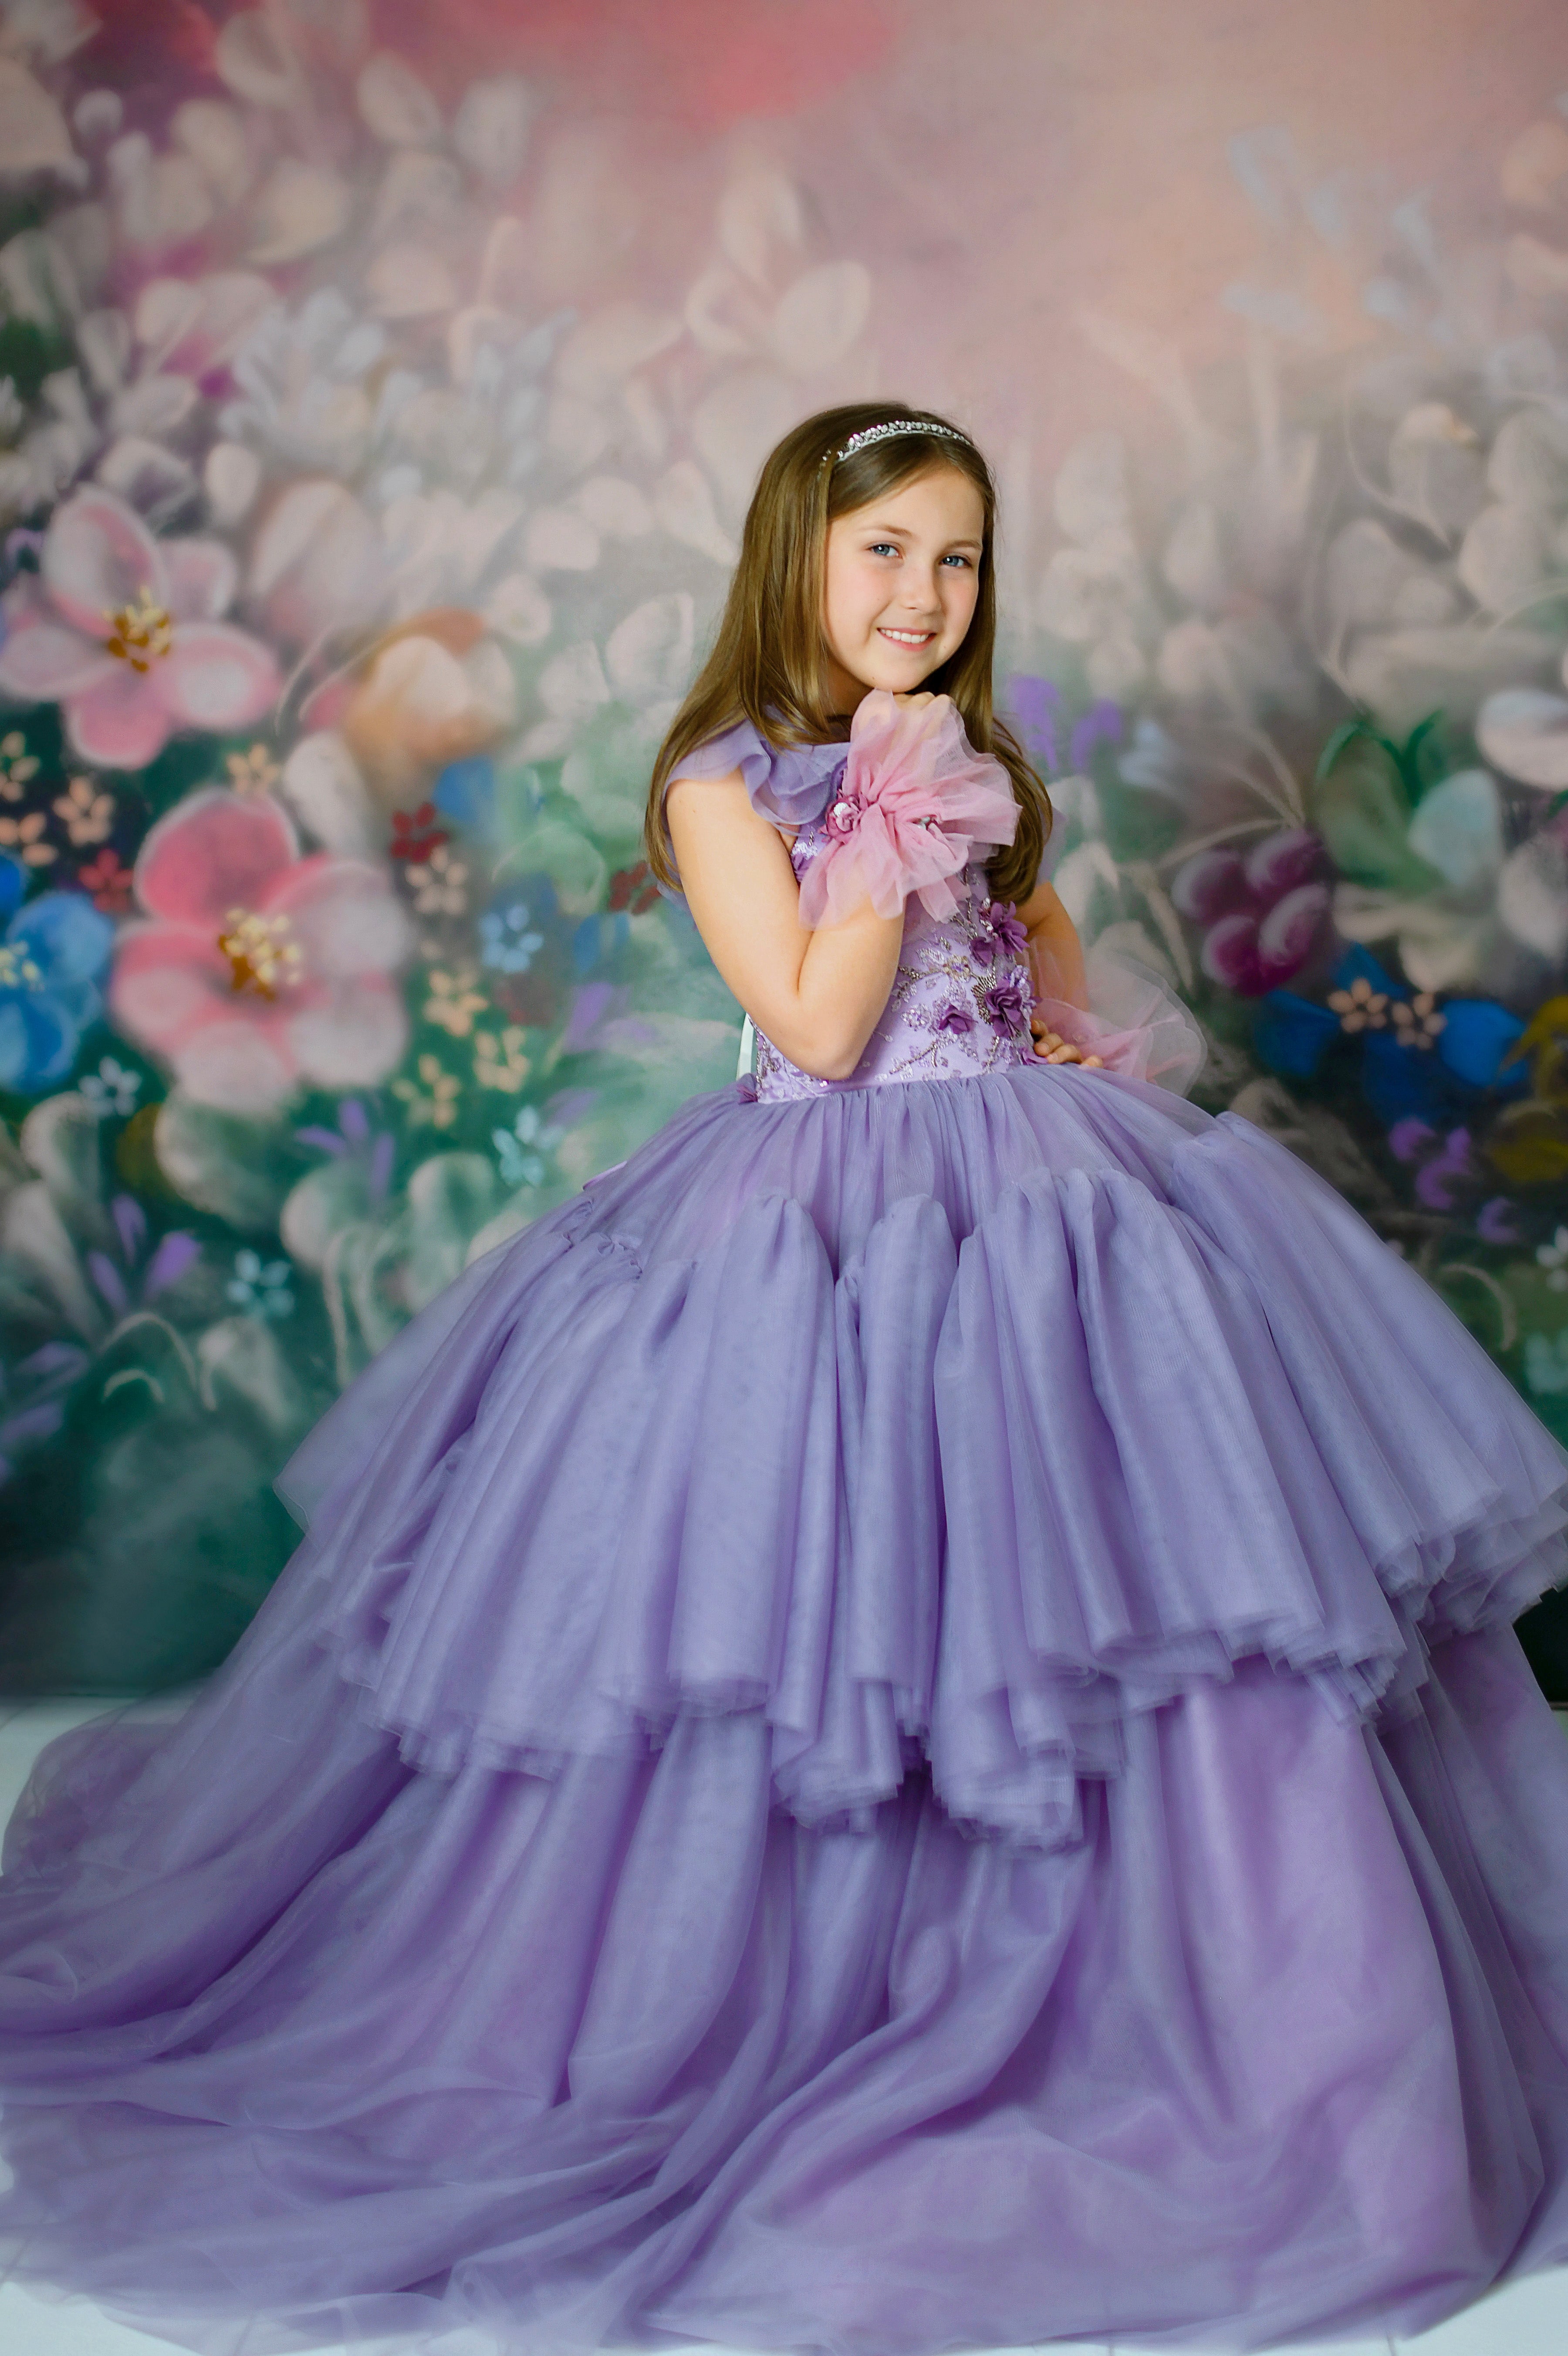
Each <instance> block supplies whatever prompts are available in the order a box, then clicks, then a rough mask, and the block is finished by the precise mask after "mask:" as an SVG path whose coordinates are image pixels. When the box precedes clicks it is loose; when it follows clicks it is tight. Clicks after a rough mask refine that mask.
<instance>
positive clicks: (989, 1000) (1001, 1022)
mask: <svg viewBox="0 0 1568 2356" xmlns="http://www.w3.org/2000/svg"><path fill="white" fill-rule="evenodd" d="M980 1003H981V1005H982V1006H983V1007H984V1008H985V1010H986V1020H987V1023H989V1024H990V1026H991V1028H992V1030H993V1031H999V1032H1000V1033H1002V1035H1003V1037H1004V1038H1008V1039H1016V1038H1017V1037H1018V1035H1019V1033H1020V1032H1021V1031H1024V1030H1027V1029H1028V1027H1029V1007H1030V1005H1031V1004H1032V1003H1033V1001H1032V1000H1031V999H1030V998H1029V997H1027V996H1026V995H1025V992H1024V990H1023V987H1022V985H1021V984H1020V983H1019V982H1018V981H1016V980H1013V978H1012V977H1011V976H1010V975H1009V976H1008V979H1007V980H1005V981H994V982H992V983H991V985H990V987H989V989H988V990H983V991H981V992H980Z"/></svg>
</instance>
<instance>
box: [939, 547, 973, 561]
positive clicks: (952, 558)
mask: <svg viewBox="0 0 1568 2356" xmlns="http://www.w3.org/2000/svg"><path fill="white" fill-rule="evenodd" d="M942 562H944V564H967V563H968V562H969V559H968V558H967V557H966V556H960V555H959V554H958V553H957V552H956V550H955V552H954V553H953V554H952V555H951V556H944V558H943V560H942Z"/></svg>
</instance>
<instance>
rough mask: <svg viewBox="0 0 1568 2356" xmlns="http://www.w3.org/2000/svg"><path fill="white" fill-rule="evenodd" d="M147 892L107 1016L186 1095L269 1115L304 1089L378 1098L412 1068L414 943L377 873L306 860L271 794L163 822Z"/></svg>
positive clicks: (211, 804) (203, 804)
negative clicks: (171, 1073) (408, 1050)
mask: <svg viewBox="0 0 1568 2356" xmlns="http://www.w3.org/2000/svg"><path fill="white" fill-rule="evenodd" d="M135 883H136V897H137V899H138V900H139V901H140V903H141V905H142V906H143V907H144V909H145V910H146V911H147V914H148V916H149V917H150V918H151V920H152V921H151V922H149V923H141V924H138V923H133V924H131V925H128V926H126V927H125V929H124V930H123V932H122V934H121V936H120V938H119V941H118V943H117V944H116V948H115V959H114V977H113V980H112V983H111V985H110V993H109V1002H110V1007H111V1011H112V1014H113V1017H114V1020H115V1021H116V1023H119V1024H120V1026H121V1028H122V1029H123V1031H124V1032H125V1033H126V1034H127V1035H128V1036H129V1037H130V1038H133V1039H135V1040H137V1041H139V1042H140V1043H141V1044H142V1045H144V1046H145V1047H149V1048H151V1049H152V1050H153V1051H154V1052H155V1054H157V1055H163V1056H165V1058H166V1059H167V1061H168V1062H169V1063H171V1064H172V1065H173V1066H174V1069H175V1075H176V1078H177V1080H178V1082H179V1084H180V1086H181V1087H183V1088H184V1089H185V1090H186V1092H187V1095H189V1096H192V1097H195V1098H197V1099H198V1100H199V1101H200V1102H201V1103H203V1104H210V1105H219V1106H221V1107H222V1108H224V1109H225V1110H227V1111H229V1112H264V1111H267V1110H268V1109H270V1108H272V1106H274V1105H277V1104H279V1103H281V1102H282V1101H283V1099H284V1098H287V1097H288V1096H290V1095H291V1094H292V1093H293V1090H294V1089H295V1087H298V1086H299V1085H300V1084H301V1083H302V1082H305V1083H309V1084H311V1085H313V1086H315V1087H324V1088H355V1087H370V1086H372V1085H374V1083H375V1082H376V1081H378V1080H381V1079H384V1078H385V1077H386V1076H387V1074H388V1073H389V1071H391V1070H392V1069H393V1067H394V1066H396V1065H397V1064H398V1063H399V1062H400V1059H401V1057H402V1055H403V1051H404V1049H405V1047H406V1046H407V1044H408V1015H407V1012H406V1010H405V1008H404V1005H403V1000H402V994H401V992H400V990H399V989H398V986H397V984H396V983H395V981H394V980H392V975H393V974H394V972H395V971H396V969H397V968H398V967H399V966H400V964H401V963H402V962H403V960H404V959H405V958H406V957H407V956H408V953H409V949H410V946H411V938H410V930H409V922H408V918H407V917H406V916H405V915H404V913H403V911H402V909H401V908H400V905H399V904H398V901H397V899H396V897H395V896H394V894H393V893H392V890H391V887H390V884H389V881H388V878H387V876H386V874H385V873H384V872H383V871H382V870H381V869H380V868H379V867H372V866H369V865H368V864H367V863H366V862H363V861H361V860H357V859H340V858H338V857H336V855H335V854H334V853H332V852H330V851H316V852H314V853H313V854H312V855H311V856H310V857H309V858H305V859H302V858H301V857H300V855H299V843H298V840H297V838H296V836H295V834H294V830H293V826H292V824H291V823H290V821H289V819H288V817H287V815H286V813H285V812H284V811H283V809H282V808H281V807H280V806H279V804H278V803H276V802H275V801H273V800H272V798H271V796H270V795H267V794H247V795H245V796H244V797H240V795H238V794H232V793H228V792H226V791H224V790H223V789H222V788H221V787H208V789H207V790H205V791H204V792H201V793H196V794H191V795H189V796H188V797H187V799H186V800H185V801H183V802H181V803H179V805H178V806H177V807H176V809H172V810H171V811H170V812H169V813H168V815H167V817H166V818H162V819H159V820H158V822H157V824H156V825H155V827H154V828H153V829H152V830H151V832H150V833H149V834H148V836H147V839H146V841H144V843H143V845H142V850H141V855H140V857H139V858H138V859H137V862H136V867H135Z"/></svg>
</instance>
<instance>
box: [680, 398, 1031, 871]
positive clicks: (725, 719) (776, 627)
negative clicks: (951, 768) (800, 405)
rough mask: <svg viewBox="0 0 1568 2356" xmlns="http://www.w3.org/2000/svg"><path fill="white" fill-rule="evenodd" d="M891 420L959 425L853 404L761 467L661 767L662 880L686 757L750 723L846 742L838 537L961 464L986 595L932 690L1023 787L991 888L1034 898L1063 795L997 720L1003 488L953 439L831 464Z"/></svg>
mask: <svg viewBox="0 0 1568 2356" xmlns="http://www.w3.org/2000/svg"><path fill="white" fill-rule="evenodd" d="M893 419H897V420H898V421H899V422H900V423H904V422H905V421H907V422H909V423H911V424H912V425H914V426H916V427H918V426H920V425H933V426H937V427H943V426H947V420H946V419H945V418H942V417H937V416H934V415H933V412H931V411H930V410H924V409H909V408H906V407H905V406H904V404H903V403H902V402H885V401H883V402H852V403H851V404H849V405H848V407H846V408H843V409H824V410H820V411H819V412H817V414H816V416H815V417H808V418H806V419H805V421H804V422H803V423H801V424H799V425H797V426H795V428H794V430H793V431H792V432H791V433H788V434H785V435H784V440H783V441H782V442H781V443H780V444H779V445H778V447H777V448H776V449H775V450H774V451H773V454H772V455H771V456H770V457H769V458H768V460H767V462H766V464H765V465H764V466H763V471H762V475H761V477H759V479H758V483H757V487H756V490H755V491H754V492H753V494H752V504H751V506H750V508H749V509H747V513H746V522H745V529H744V530H743V531H742V533H741V561H740V562H739V564H738V565H737V566H736V568H735V577H734V579H733V580H732V581H731V584H730V594H729V597H728V598H727V600H726V602H725V606H724V612H723V615H722V616H721V618H720V624H719V630H718V635H717V637H715V639H714V642H713V649H712V652H711V653H710V654H709V658H708V659H707V661H706V662H705V663H704V664H703V666H702V669H700V671H699V673H698V675H697V678H696V680H694V681H693V683H692V686H691V689H690V691H689V692H688V695H687V698H686V701H685V702H684V703H683V704H682V705H681V707H680V710H679V711H678V712H677V714H676V716H675V719H674V721H673V722H672V723H671V725H670V729H669V733H668V734H667V736H666V738H665V740H664V743H663V744H661V745H660V747H659V753H658V758H657V760H656V762H655V763H654V775H653V785H652V789H651V791H650V792H649V795H648V809H647V816H646V819H645V821H644V828H643V842H644V848H645V853H646V856H647V862H648V865H649V866H650V867H651V868H652V870H653V872H654V873H655V875H656V876H657V878H658V880H659V881H660V883H667V884H669V885H671V886H672V887H673V886H674V885H675V884H676V883H677V880H678V879H677V874H676V870H675V863H674V861H673V859H672V858H671V856H670V849H669V841H668V837H667V833H666V831H665V823H664V789H665V782H666V780H667V777H668V776H669V774H670V771H671V770H672V769H673V768H674V767H675V766H676V764H677V762H678V761H681V760H684V758H685V757H686V755H687V754H688V753H691V752H694V751H695V750H696V749H697V747H698V746H699V744H707V742H708V741H709V738H710V737H713V736H718V735H720V734H722V733H723V731H724V730H725V729H727V728H733V727H734V726H736V724H737V723H739V722H740V721H741V720H749V721H750V722H751V723H752V726H753V727H754V728H755V729H756V730H757V732H758V734H760V735H761V736H763V738H764V739H765V740H766V741H767V742H768V743H769V744H775V745H779V746H784V745H790V744H833V743H835V742H841V741H842V740H843V739H844V738H845V737H847V735H848V723H847V722H846V721H845V719H844V717H843V715H842V714H841V713H839V714H836V713H834V712H830V711H829V710H828V708H827V641H826V638H825V637H824V632H823V611H822V599H823V585H824V578H825V573H826V569H827V527H828V525H829V524H830V523H832V522H834V521H835V520H836V519H837V518H838V517H839V516H841V515H849V514H852V513H853V512H854V511H855V510H856V509H859V508H863V507H869V505H870V504H871V502H872V501H873V500H875V499H880V498H885V497H887V496H888V495H889V494H890V493H891V492H893V491H896V490H897V489H899V487H901V485H902V484H904V483H907V482H911V481H912V480H913V478H914V477H916V476H917V475H923V474H926V473H928V472H929V471H930V470H931V468H932V467H933V466H951V467H953V468H954V469H955V472H957V473H958V474H961V475H963V476H964V477H965V478H966V479H967V480H968V481H969V482H971V483H973V484H974V486H975V488H976V490H977V491H978V492H979V494H980V500H981V505H982V507H983V509H984V510H985V541H984V547H983V549H982V552H981V557H980V565H979V594H978V596H977V597H976V603H975V615H974V619H973V620H972V621H971V623H970V625H969V629H968V634H967V636H966V637H965V640H964V643H963V645H962V646H961V647H959V648H957V650H956V652H955V653H954V654H953V655H951V656H949V658H948V659H947V661H946V662H944V664H942V665H941V667H940V668H939V669H936V670H934V671H933V672H932V674H931V676H930V678H929V679H927V680H923V681H922V686H923V688H924V689H927V690H929V691H930V692H931V693H933V694H935V695H950V696H951V697H952V698H953V701H954V702H955V705H956V706H957V709H958V715H959V717H960V719H961V720H962V721H963V723H964V727H965V733H966V734H967V736H968V738H969V742H970V743H971V744H973V745H974V747H975V749H976V752H977V753H989V754H991V755H994V757H995V758H996V759H997V760H998V761H1000V762H1001V764H1002V766H1003V767H1004V768H1005V769H1006V770H1007V772H1008V776H1010V777H1011V779H1012V784H1013V793H1014V795H1015V797H1016V798H1017V801H1018V805H1019V828H1018V835H1017V839H1016V840H1015V841H1013V843H1012V844H1011V845H1009V846H1007V847H1004V848H1003V849H1001V850H998V851H997V854H996V856H995V857H994V858H993V859H992V861H991V862H990V864H989V868H988V871H987V872H988V874H989V877H990V883H991V889H992V891H993V892H994V893H995V894H996V896H997V898H998V899H1001V900H1026V899H1028V897H1029V894H1030V893H1031V892H1032V891H1033V889H1034V886H1035V883H1036V879H1037V878H1038V876H1039V873H1040V853H1041V851H1043V850H1044V848H1045V844H1046V841H1047V838H1048V837H1049V835H1050V833H1051V798H1050V796H1049V795H1048V794H1047V792H1046V789H1045V787H1044V785H1043V783H1042V782H1041V780H1040V777H1039V776H1037V774H1036V772H1035V771H1034V770H1033V769H1032V768H1031V767H1030V766H1029V761H1028V760H1027V759H1026V758H1025V755H1024V753H1023V750H1022V748H1021V746H1020V745H1019V744H1018V742H1017V740H1016V738H1015V737H1014V736H1013V734H1012V732H1011V731H1010V730H1009V729H1008V727H1006V726H1005V725H1004V723H1002V722H1001V721H999V720H998V719H997V715H996V712H995V709H994V708H993V704H992V700H991V664H992V659H993V657H994V653H995V648H996V637H997V588H996V571H995V566H994V563H993V558H992V549H993V541H994V537H995V532H996V520H997V487H996V484H995V483H994V482H993V481H992V479H991V470H990V468H989V467H988V466H987V464H986V461H985V459H984V458H983V457H982V456H981V455H980V453H979V451H978V450H976V448H975V446H974V444H973V443H971V442H968V441H966V440H962V441H949V440H947V439H946V438H945V437H944V435H943V434H922V433H919V432H915V433H912V434H895V435H890V436H889V438H888V439H887V440H886V441H884V442H877V443H873V444H871V445H870V446H869V448H867V449H864V450H857V451H856V452H855V453H854V454H853V455H852V456H850V457H848V458H845V459H844V460H842V461H841V462H839V463H837V464H834V463H832V461H831V458H830V455H829V454H830V453H832V452H833V451H836V450H837V448H838V447H839V445H840V444H842V443H844V442H847V441H848V438H849V436H850V435H851V434H859V432H860V431H861V430H862V429H863V428H864V427H866V426H868V425H880V424H882V423H886V422H889V421H891V420H893ZM947 430H948V432H949V433H951V432H953V431H954V430H955V429H954V428H952V427H950V426H949V427H947ZM825 462H827V463H825Z"/></svg>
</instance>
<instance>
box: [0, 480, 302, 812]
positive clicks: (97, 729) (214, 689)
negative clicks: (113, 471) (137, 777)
mask: <svg viewBox="0 0 1568 2356" xmlns="http://www.w3.org/2000/svg"><path fill="white" fill-rule="evenodd" d="M235 582H236V572H235V564H234V559H233V558H232V556H230V554H229V551H228V550H227V549H226V548H224V547H223V546H222V545H221V544H220V543H219V541H215V540H165V541H158V540H155V539H154V537H153V535H152V533H151V532H150V531H149V530H147V527H146V525H145V524H144V522H143V521H142V519H141V517H140V516H138V515H137V514H136V513H135V512H134V510H133V509H131V508H128V507H127V506H126V504H125V502H124V500H123V499H120V498H116V497H115V496H114V494H113V492H112V491H106V490H103V489H102V488H101V487H100V486H99V485H97V484H94V483H90V484H87V485H86V486H84V487H83V488H82V489H80V490H79V491H77V492H75V493H74V494H73V495H72V497H71V498H69V499H67V500H66V501H65V503H64V505H63V506H62V507H60V508H59V509H57V510H56V512H55V515H54V517H53V519H52V520H51V522H50V524H49V528H48V533H47V534H46V536H45V540H44V546H43V555H42V559H41V566H40V572H39V573H38V575H37V577H34V576H31V575H28V574H24V575H23V576H22V577H21V579H20V580H18V581H16V582H15V583H14V584H12V586H11V588H10V589H9V590H7V592H6V594H5V643H4V645H3V646H0V693H4V694H6V695H12V696H16V697H18V698H20V699H21V700H23V701H27V702H30V703H59V705H60V706H61V707H62V709H63V711H64V713H65V727H66V734H67V736H68V737H69V740H70V744H71V746H72V748H73V750H74V751H75V752H76V753H77V754H79V755H80V757H81V759H82V760H84V761H91V762H92V763H93V764H94V765H95V766H97V767H99V768H102V769H141V768H144V767H145V766H146V765H147V763H148V762H149V761H152V760H155V759H156V757H157V755H159V754H160V753H161V752H162V751H163V749H164V746H165V744H167V742H168V740H169V738H170V737H171V736H172V735H174V734H176V732H177V731H179V730H181V729H202V730H208V731H211V732H212V733H213V734H226V733H227V732H228V731H229V729H231V728H248V727H250V726H251V723H253V722H254V721H257V720H259V719H260V718H261V714H262V713H263V712H265V711H266V710H267V709H268V707H269V705H271V704H272V702H273V701H274V700H275V698H276V696H277V693H278V686H279V680H278V668H277V665H276V663H275V662H274V661H273V659H272V655H271V654H270V653H269V652H268V650H267V648H265V647H264V646H262V645H261V642H260V641H259V640H258V639H256V638H252V637H249V636H247V634H246V633H245V631H243V630H238V629H235V628H234V627H233V626H231V625H230V624H229V623H227V622H220V621H219V619H218V618H217V617H218V616H219V614H222V613H224V612H225V611H226V610H227V609H228V606H229V601H230V599H231V598H232V596H233V594H234V588H235Z"/></svg>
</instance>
